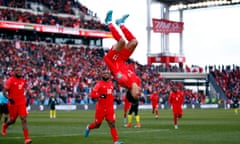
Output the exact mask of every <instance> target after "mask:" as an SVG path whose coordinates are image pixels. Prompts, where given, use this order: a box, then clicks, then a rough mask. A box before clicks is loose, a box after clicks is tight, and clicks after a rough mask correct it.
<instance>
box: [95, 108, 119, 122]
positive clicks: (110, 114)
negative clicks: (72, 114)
mask: <svg viewBox="0 0 240 144" xmlns="http://www.w3.org/2000/svg"><path fill="white" fill-rule="evenodd" d="M104 119H106V120H107V121H111V122H115V121H116V115H115V112H114V108H113V106H112V107H109V108H96V112H95V121H96V122H97V123H102V121H103V120H104Z"/></svg>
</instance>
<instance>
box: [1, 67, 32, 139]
mask: <svg viewBox="0 0 240 144" xmlns="http://www.w3.org/2000/svg"><path fill="white" fill-rule="evenodd" d="M26 86H27V82H26V81H25V79H24V78H23V77H22V68H21V67H20V66H18V67H16V68H15V70H14V75H13V76H11V77H10V78H9V79H8V80H7V81H6V83H5V86H4V90H3V92H4V95H5V96H6V97H7V98H8V101H9V103H8V109H9V116H10V120H9V121H8V122H7V123H4V124H3V125H2V135H3V136H5V135H6V133H7V127H8V126H9V125H11V124H14V123H15V122H16V119H17V117H18V116H19V117H20V119H21V122H22V128H23V134H24V143H25V144H31V143H32V140H31V139H30V138H29V134H28V127H27V115H28V114H27V109H26V102H27V99H26V96H25V94H24V93H25V89H26Z"/></svg>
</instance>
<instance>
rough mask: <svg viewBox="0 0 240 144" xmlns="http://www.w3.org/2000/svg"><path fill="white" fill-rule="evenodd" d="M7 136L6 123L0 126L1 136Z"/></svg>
mask: <svg viewBox="0 0 240 144" xmlns="http://www.w3.org/2000/svg"><path fill="white" fill-rule="evenodd" d="M6 134H7V123H3V124H2V136H5V135H6Z"/></svg>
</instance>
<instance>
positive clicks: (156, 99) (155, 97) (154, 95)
mask: <svg viewBox="0 0 240 144" xmlns="http://www.w3.org/2000/svg"><path fill="white" fill-rule="evenodd" d="M150 100H151V102H152V105H157V104H158V102H159V97H158V93H152V94H151V96H150Z"/></svg>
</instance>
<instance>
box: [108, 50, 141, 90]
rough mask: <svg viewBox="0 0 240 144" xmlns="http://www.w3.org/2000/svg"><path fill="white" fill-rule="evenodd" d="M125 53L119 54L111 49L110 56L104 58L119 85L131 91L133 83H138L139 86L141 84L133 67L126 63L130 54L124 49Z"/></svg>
mask: <svg viewBox="0 0 240 144" xmlns="http://www.w3.org/2000/svg"><path fill="white" fill-rule="evenodd" d="M124 52H125V53H124ZM124 52H121V53H119V52H117V51H116V50H113V49H110V50H109V52H108V54H107V55H106V56H105V57H104V61H105V62H106V64H107V66H108V67H109V69H110V71H111V73H112V75H113V76H114V77H115V79H116V80H117V82H118V84H119V85H121V86H122V87H125V88H129V89H131V88H132V83H133V82H135V83H137V84H138V85H139V86H140V83H141V82H140V78H139V77H138V76H137V75H136V73H135V71H134V69H133V67H132V65H128V64H127V63H126V61H125V60H126V58H127V57H129V55H130V53H128V50H127V49H126V48H124ZM125 54H126V56H125Z"/></svg>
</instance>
